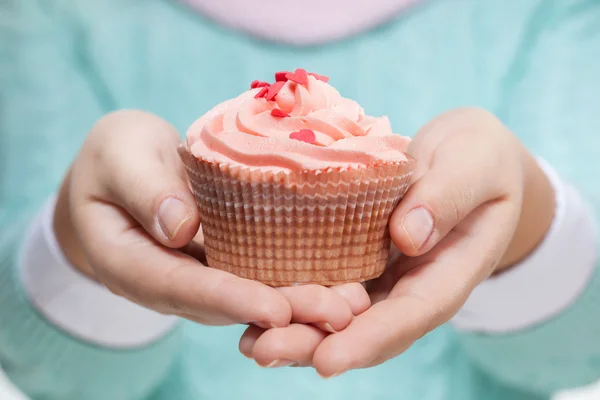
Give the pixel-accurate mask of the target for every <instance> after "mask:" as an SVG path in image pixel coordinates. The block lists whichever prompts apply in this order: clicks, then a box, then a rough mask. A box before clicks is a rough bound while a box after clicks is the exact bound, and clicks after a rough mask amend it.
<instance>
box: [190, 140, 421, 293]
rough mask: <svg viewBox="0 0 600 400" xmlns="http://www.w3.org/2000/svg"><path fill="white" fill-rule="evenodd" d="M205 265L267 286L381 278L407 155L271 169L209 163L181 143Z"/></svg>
mask: <svg viewBox="0 0 600 400" xmlns="http://www.w3.org/2000/svg"><path fill="white" fill-rule="evenodd" d="M179 153H180V156H181V159H182V160H183V163H184V164H185V167H186V169H187V172H188V176H189V178H190V184H191V188H192V191H193V192H194V195H195V196H196V201H197V203H198V207H199V210H200V215H201V219H202V231H203V234H204V240H205V250H206V257H207V261H208V265H209V266H210V267H213V268H217V269H220V270H223V271H227V272H230V273H232V274H235V275H237V276H240V277H243V278H247V279H253V280H257V281H260V282H263V283H265V284H268V285H271V286H291V285H295V284H307V283H316V284H321V285H327V286H329V285H337V284H341V283H347V282H360V281H366V280H369V279H374V278H376V277H378V276H380V275H381V274H382V273H383V271H384V269H385V265H386V262H387V259H388V254H389V249H390V244H391V241H390V236H389V232H388V228H387V223H388V220H389V217H390V214H391V212H392V211H393V209H394V207H395V206H396V205H397V204H398V202H399V201H400V199H401V198H402V196H403V195H404V194H405V193H406V190H407V189H408V185H409V181H410V176H411V173H412V165H413V163H412V161H409V162H402V163H388V164H382V165H378V166H374V167H369V168H358V169H345V170H339V169H330V170H325V171H306V172H301V173H289V172H270V171H268V170H261V169H258V168H253V167H245V166H239V165H228V164H224V163H215V162H209V161H205V160H202V159H198V158H196V157H194V156H193V155H192V154H191V153H190V152H189V151H188V150H186V149H185V148H184V147H181V148H180V150H179Z"/></svg>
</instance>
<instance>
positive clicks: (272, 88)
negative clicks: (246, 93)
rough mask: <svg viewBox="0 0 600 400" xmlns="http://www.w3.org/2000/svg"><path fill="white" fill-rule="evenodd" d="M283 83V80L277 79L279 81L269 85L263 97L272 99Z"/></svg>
mask: <svg viewBox="0 0 600 400" xmlns="http://www.w3.org/2000/svg"><path fill="white" fill-rule="evenodd" d="M283 85H285V82H283V81H279V82H275V83H274V84H272V85H271V86H269V91H268V92H267V95H266V97H265V98H266V99H267V100H273V99H274V98H275V96H277V93H279V91H280V90H281V88H282V87H283Z"/></svg>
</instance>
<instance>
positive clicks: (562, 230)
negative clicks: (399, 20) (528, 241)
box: [454, 2, 600, 393]
mask: <svg viewBox="0 0 600 400" xmlns="http://www.w3.org/2000/svg"><path fill="white" fill-rule="evenodd" d="M575 3H579V4H578V5H577V4H574V3H569V4H567V3H564V5H553V6H548V7H540V8H539V10H537V13H538V15H535V16H534V17H533V18H532V20H533V21H538V22H539V21H544V22H543V23H541V24H533V25H535V26H531V31H530V32H529V33H528V34H527V36H528V37H529V38H530V39H531V42H530V43H522V44H521V46H525V47H524V48H523V51H522V52H521V55H520V56H518V57H517V58H515V59H512V60H511V63H510V64H508V65H507V66H506V68H505V69H504V70H503V72H502V76H504V77H505V79H504V80H501V79H500V77H496V78H498V79H497V81H498V82H502V85H504V87H503V90H500V88H499V90H498V91H497V92H498V93H502V96H500V97H499V98H498V99H497V101H496V102H495V103H496V104H497V105H498V106H497V109H496V110H495V111H496V112H497V113H498V115H499V116H500V118H501V119H503V120H504V121H505V122H506V123H507V124H508V125H509V127H511V128H512V129H513V130H514V131H515V132H519V133H520V134H522V135H523V137H524V138H526V141H527V144H528V145H529V146H530V148H532V149H536V150H537V151H538V152H539V153H538V154H539V155H541V156H543V157H544V158H545V159H546V160H547V161H548V163H549V164H551V165H552V167H554V168H552V167H548V168H547V171H550V172H549V175H551V176H554V178H553V179H552V180H553V182H554V185H553V186H554V187H555V191H556V194H557V212H556V217H555V220H554V223H553V227H552V228H551V230H550V232H549V234H548V236H547V237H546V239H545V240H544V242H543V243H542V244H541V245H540V247H539V248H538V249H537V250H536V251H535V252H534V253H533V254H532V255H531V256H530V257H529V258H528V259H526V260H524V261H523V262H522V263H520V264H517V265H515V266H513V268H512V270H509V271H507V273H506V275H504V276H503V275H499V276H497V277H495V278H492V279H490V280H488V281H487V282H484V284H483V285H481V286H480V287H479V288H477V289H476V290H475V292H474V293H473V295H472V296H471V298H470V299H469V301H468V302H467V304H466V306H465V307H464V308H463V310H462V311H461V313H459V315H458V316H457V318H456V320H455V321H454V322H455V324H456V326H457V327H458V328H459V329H460V330H461V335H460V338H461V342H462V344H463V345H464V348H465V349H466V351H467V352H468V354H469V355H470V357H471V358H472V360H474V362H475V363H476V364H477V365H479V366H481V367H482V368H483V369H485V370H486V371H487V372H488V373H490V374H492V375H493V376H495V377H497V378H498V379H500V380H502V381H504V382H507V383H509V384H511V385H514V386H519V387H521V388H525V389H528V390H535V391H538V392H544V393H548V392H553V391H556V390H559V389H563V388H567V387H575V386H580V385H584V384H587V383H590V382H592V381H594V380H596V379H598V377H600V366H599V365H598V363H597V359H598V357H599V356H600V342H599V341H598V337H600V323H599V322H598V321H600V308H599V307H598V304H600V301H599V300H600V272H599V269H598V251H597V246H598V242H599V237H598V234H597V227H598V210H599V208H598V207H599V206H600V190H599V189H598V187H599V186H598V184H597V181H598V178H597V173H598V155H599V154H600V153H599V147H598V144H599V143H600V142H599V140H600V139H599V138H600V120H599V119H598V110H599V109H600V97H599V96H598V89H597V82H598V76H600V52H599V51H600V50H599V49H600V30H599V29H598V28H597V25H596V22H595V21H597V20H598V18H600V9H598V7H597V6H595V5H593V4H592V3H588V4H587V5H585V4H584V2H575ZM550 24H551V25H552V29H550V27H549V25H550ZM499 34H501V33H499ZM497 56H498V57H502V56H503V55H501V54H498V55H497ZM492 57H493V56H492ZM506 78H508V79H506ZM553 169H555V170H556V171H558V172H552V170H553ZM492 299H496V301H495V302H493V301H491V300H492Z"/></svg>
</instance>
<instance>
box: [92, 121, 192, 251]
mask: <svg viewBox="0 0 600 400" xmlns="http://www.w3.org/2000/svg"><path fill="white" fill-rule="evenodd" d="M112 118H116V119H117V121H116V122H114V121H112V120H111V117H109V118H108V120H107V121H103V122H102V123H101V125H108V126H100V127H97V129H100V130H102V131H104V132H105V133H103V135H102V140H103V141H104V146H103V149H104V150H103V151H102V157H99V159H100V160H101V161H100V163H101V164H103V165H100V166H95V168H96V169H97V170H99V171H101V172H99V173H100V174H101V179H100V181H101V185H102V186H103V189H104V190H101V192H102V193H104V194H105V196H106V198H107V200H108V201H109V202H111V203H114V204H116V205H118V206H120V207H121V208H123V209H124V210H125V211H126V212H127V213H128V214H129V215H130V216H131V217H133V218H134V219H135V220H136V221H137V222H138V223H139V224H140V225H141V226H142V227H143V228H144V229H145V230H146V232H148V233H149V234H150V235H151V236H152V237H153V238H154V239H156V240H157V241H158V242H160V243H162V244H163V245H165V246H168V247H172V248H179V247H182V246H185V245H186V244H188V243H189V242H190V241H191V240H192V239H193V237H194V236H195V234H196V233H197V231H198V227H199V225H200V216H199V213H198V209H197V206H196V201H195V199H194V196H193V195H192V193H191V192H190V190H189V187H188V183H187V178H186V174H185V171H184V168H183V165H182V163H181V161H180V158H179V155H178V154H177V146H178V144H179V142H180V139H179V135H178V134H177V132H176V130H175V128H173V127H172V126H171V125H170V124H168V123H167V122H165V121H163V120H162V119H160V118H158V117H155V116H153V115H150V114H146V113H141V112H139V113H131V112H130V113H128V114H126V116H125V117H122V116H118V115H117V117H112ZM111 124H115V125H117V126H116V127H113V126H111ZM107 132H116V133H107ZM113 138H115V139H113ZM107 141H108V142H109V143H108V144H107Z"/></svg>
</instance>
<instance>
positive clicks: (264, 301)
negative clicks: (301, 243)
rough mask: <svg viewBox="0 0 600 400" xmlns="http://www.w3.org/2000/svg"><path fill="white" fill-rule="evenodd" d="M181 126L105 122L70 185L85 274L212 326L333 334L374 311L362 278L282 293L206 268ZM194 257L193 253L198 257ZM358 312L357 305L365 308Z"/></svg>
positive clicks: (72, 225) (72, 244)
mask: <svg viewBox="0 0 600 400" xmlns="http://www.w3.org/2000/svg"><path fill="white" fill-rule="evenodd" d="M179 143H180V138H179V135H178V134H177V132H176V131H175V129H174V128H173V127H172V126H170V125H169V124H168V123H166V122H165V121H163V120H161V119H160V118H157V117H155V116H153V115H150V114H147V113H143V112H139V111H120V112H117V113H113V114H110V115H108V116H106V117H105V118H103V119H102V120H100V121H99V122H98V123H97V124H96V126H95V127H94V128H93V129H92V131H91V132H90V134H89V136H88V138H87V140H86V141H85V143H84V145H83V148H82V150H81V153H80V154H79V156H78V158H77V160H76V161H75V162H74V164H73V166H72V168H71V172H70V174H69V175H68V176H67V178H66V179H65V181H64V184H63V186H62V189H61V193H60V195H59V198H58V202H57V207H56V213H55V221H54V222H55V223H54V227H55V231H56V235H57V239H58V241H59V243H60V245H61V247H62V249H63V251H64V253H65V255H66V257H67V258H68V260H69V261H70V262H71V263H72V264H73V265H74V266H75V267H76V268H78V269H79V270H80V271H81V272H82V273H84V274H86V275H87V276H89V277H90V278H92V279H96V280H97V281H99V282H100V283H102V284H104V285H105V286H106V287H108V288H109V289H110V290H111V291H112V292H114V293H115V294H118V295H121V296H123V297H126V298H128V299H130V300H131V301H134V302H136V303H138V304H140V305H142V306H145V307H147V308H151V309H154V310H156V311H159V312H161V313H165V314H174V315H179V316H182V317H185V318H188V319H190V320H193V321H197V322H200V323H203V324H207V325H227V324H233V323H254V324H256V325H259V326H263V327H265V328H268V327H273V326H277V327H284V326H287V325H288V324H289V323H290V322H292V321H293V322H302V323H308V324H315V325H317V326H321V327H323V328H325V329H329V330H340V329H343V328H344V327H346V326H347V325H348V323H349V322H350V320H351V319H352V317H353V311H354V312H358V311H361V310H364V309H366V308H368V306H369V299H368V296H366V295H364V293H363V296H362V297H361V293H360V292H359V293H358V295H357V294H356V292H357V290H359V291H361V292H364V291H363V289H362V287H361V286H360V285H359V284H355V285H343V286H340V287H338V288H335V289H333V290H331V289H326V288H323V287H320V286H315V285H312V286H303V287H297V288H287V289H282V290H280V291H278V290H275V289H273V288H270V287H268V286H266V285H263V284H261V283H258V282H255V281H250V280H246V279H241V278H238V277H236V276H234V275H231V274H228V273H225V272H222V271H219V270H216V269H212V268H207V267H205V266H203V265H202V264H201V263H200V261H199V260H201V259H202V243H201V237H200V236H198V237H197V240H196V242H192V239H193V238H194V235H196V233H197V232H198V227H199V224H200V217H199V215H198V211H197V207H196V203H195V200H194V197H193V195H192V194H191V192H190V190H189V187H188V182H187V178H186V175H185V173H184V169H183V165H182V163H181V161H180V159H179V156H178V154H177V146H178V144H179ZM193 256H194V257H193ZM357 310H358V311H357Z"/></svg>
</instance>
